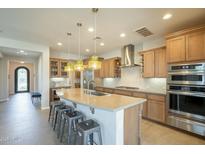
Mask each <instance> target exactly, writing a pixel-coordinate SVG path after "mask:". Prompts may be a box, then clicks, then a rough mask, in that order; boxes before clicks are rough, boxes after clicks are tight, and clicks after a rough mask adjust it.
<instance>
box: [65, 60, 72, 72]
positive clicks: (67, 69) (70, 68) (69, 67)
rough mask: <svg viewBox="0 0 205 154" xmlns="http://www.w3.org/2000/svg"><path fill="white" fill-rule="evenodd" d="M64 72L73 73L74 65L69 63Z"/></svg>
mask: <svg viewBox="0 0 205 154" xmlns="http://www.w3.org/2000/svg"><path fill="white" fill-rule="evenodd" d="M64 70H65V71H66V72H71V71H73V70H74V65H73V63H71V62H68V63H67V65H66V66H65V68H64Z"/></svg>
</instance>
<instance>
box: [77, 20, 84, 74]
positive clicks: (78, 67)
mask: <svg viewBox="0 0 205 154" xmlns="http://www.w3.org/2000/svg"><path fill="white" fill-rule="evenodd" d="M77 26H78V27H79V31H78V36H79V40H78V54H79V60H77V62H76V63H75V65H74V69H75V71H83V70H84V68H85V67H84V65H83V61H82V59H81V56H80V28H81V26H82V23H77Z"/></svg>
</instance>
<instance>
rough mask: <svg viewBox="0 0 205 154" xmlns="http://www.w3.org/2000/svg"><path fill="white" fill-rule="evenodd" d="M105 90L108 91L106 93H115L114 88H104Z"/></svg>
mask: <svg viewBox="0 0 205 154" xmlns="http://www.w3.org/2000/svg"><path fill="white" fill-rule="evenodd" d="M104 92H106V93H113V90H112V89H109V88H104Z"/></svg>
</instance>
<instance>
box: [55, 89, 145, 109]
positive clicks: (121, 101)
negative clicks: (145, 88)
mask: <svg viewBox="0 0 205 154" xmlns="http://www.w3.org/2000/svg"><path fill="white" fill-rule="evenodd" d="M59 97H61V98H62V99H65V100H68V101H71V102H74V103H76V104H81V105H86V106H89V107H93V108H99V109H104V110H109V111H114V112H115V111H119V110H122V109H126V108H129V107H132V106H135V105H139V104H142V103H144V102H146V99H143V98H134V97H129V96H122V95H117V94H107V95H104V96H94V95H89V94H84V91H83V89H80V88H71V89H65V90H63V93H62V94H61V95H59Z"/></svg>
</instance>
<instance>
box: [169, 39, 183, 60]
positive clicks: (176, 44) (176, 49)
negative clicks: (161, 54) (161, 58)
mask: <svg viewBox="0 0 205 154" xmlns="http://www.w3.org/2000/svg"><path fill="white" fill-rule="evenodd" d="M185 49H186V46H185V36H179V37H176V38H173V39H170V40H167V61H168V62H169V63H172V62H182V61H185V51H186V50H185Z"/></svg>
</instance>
